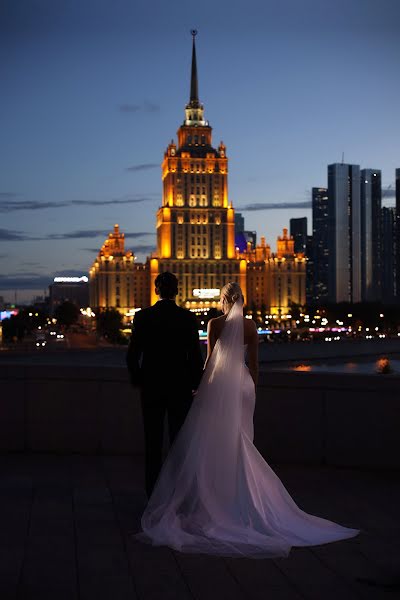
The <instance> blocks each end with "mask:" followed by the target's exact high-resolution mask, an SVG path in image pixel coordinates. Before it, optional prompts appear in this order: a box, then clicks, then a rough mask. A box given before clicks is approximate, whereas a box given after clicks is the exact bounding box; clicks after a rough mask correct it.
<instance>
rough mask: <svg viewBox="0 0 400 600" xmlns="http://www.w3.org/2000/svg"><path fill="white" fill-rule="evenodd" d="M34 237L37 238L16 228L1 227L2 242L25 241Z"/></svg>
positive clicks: (0, 236)
mask: <svg viewBox="0 0 400 600" xmlns="http://www.w3.org/2000/svg"><path fill="white" fill-rule="evenodd" d="M32 239H37V238H31V237H30V236H29V235H26V233H24V232H23V231H16V230H15V229H0V242H25V241H27V240H32Z"/></svg>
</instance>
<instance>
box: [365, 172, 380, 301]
mask: <svg viewBox="0 0 400 600" xmlns="http://www.w3.org/2000/svg"><path fill="white" fill-rule="evenodd" d="M360 200H361V299H362V301H364V302H371V301H377V300H380V298H381V281H380V280H381V260H380V259H381V248H380V246H381V208H382V176H381V171H379V170H377V169H362V171H361V198H360Z"/></svg>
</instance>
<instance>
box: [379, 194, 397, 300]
mask: <svg viewBox="0 0 400 600" xmlns="http://www.w3.org/2000/svg"><path fill="white" fill-rule="evenodd" d="M381 230H382V235H381V277H380V280H381V294H382V301H383V303H384V304H393V303H394V302H395V297H396V208H395V207H394V206H384V207H383V208H382V212H381Z"/></svg>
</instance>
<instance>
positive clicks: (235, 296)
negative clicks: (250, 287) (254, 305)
mask: <svg viewBox="0 0 400 600" xmlns="http://www.w3.org/2000/svg"><path fill="white" fill-rule="evenodd" d="M239 298H241V299H242V301H244V298H243V293H242V288H241V287H240V285H239V284H238V283H236V281H230V282H229V283H227V284H226V285H224V287H223V288H222V290H221V300H220V302H221V307H222V310H223V312H229V311H230V309H231V308H232V306H233V305H234V304H235V302H236V300H239Z"/></svg>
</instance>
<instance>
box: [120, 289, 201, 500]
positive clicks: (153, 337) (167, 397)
mask: <svg viewBox="0 0 400 600" xmlns="http://www.w3.org/2000/svg"><path fill="white" fill-rule="evenodd" d="M127 365H128V369H129V373H130V378H131V383H132V385H134V386H135V387H140V390H141V402H142V411H143V424H144V437H145V477H146V492H147V495H148V497H150V496H151V493H152V491H153V488H154V485H155V483H156V481H157V477H158V475H159V473H160V470H161V466H162V448H163V433H164V420H165V416H167V419H168V432H169V439H170V443H172V442H173V441H174V439H175V437H176V435H177V433H178V431H179V429H180V428H181V426H182V425H183V422H184V420H185V418H186V415H187V413H188V411H189V409H190V406H191V402H192V391H193V390H196V389H197V387H198V385H199V382H200V379H201V375H202V372H203V358H202V354H201V349H200V343H199V338H198V329H197V322H196V318H195V316H194V315H193V314H192V313H191V312H189V311H188V310H185V309H184V308H180V307H179V306H177V305H176V304H175V301H174V300H160V301H159V302H157V303H156V304H155V305H154V306H151V307H150V308H146V309H144V310H141V311H139V312H137V313H136V315H135V319H134V323H133V327H132V337H131V341H130V344H129V348H128V354H127Z"/></svg>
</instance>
